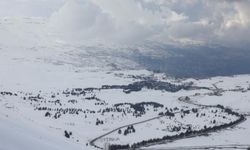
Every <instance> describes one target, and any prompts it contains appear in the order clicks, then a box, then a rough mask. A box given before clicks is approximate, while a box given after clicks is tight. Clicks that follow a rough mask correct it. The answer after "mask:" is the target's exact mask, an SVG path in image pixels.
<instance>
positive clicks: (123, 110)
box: [0, 18, 250, 150]
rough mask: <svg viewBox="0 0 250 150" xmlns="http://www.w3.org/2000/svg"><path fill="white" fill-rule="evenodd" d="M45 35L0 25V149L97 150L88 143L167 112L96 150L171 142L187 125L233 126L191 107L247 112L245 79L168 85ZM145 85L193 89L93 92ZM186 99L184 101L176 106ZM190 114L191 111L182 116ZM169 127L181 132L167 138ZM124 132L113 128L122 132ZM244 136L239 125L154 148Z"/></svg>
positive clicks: (249, 129) (33, 25) (106, 53)
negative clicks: (150, 141)
mask: <svg viewBox="0 0 250 150" xmlns="http://www.w3.org/2000/svg"><path fill="white" fill-rule="evenodd" d="M27 26H29V28H27ZM45 28H46V24H44V20H43V19H41V18H37V19H34V18H33V19H31V18H21V19H20V18H5V19H2V20H1V21H0V34H1V35H6V37H2V36H0V92H2V93H1V94H0V149H3V150H34V149H47V150H57V149H58V150H59V149H60V150H63V149H65V150H68V149H74V150H78V149H87V150H91V149H97V148H95V147H93V146H91V145H90V143H89V142H90V141H91V140H93V139H94V138H96V137H98V136H101V135H103V134H105V133H107V132H109V131H112V130H114V129H116V128H119V127H122V126H124V125H129V124H133V123H138V122H143V121H145V120H147V119H152V118H155V117H158V116H159V114H160V113H165V112H166V111H167V110H169V111H170V109H172V110H173V111H171V112H174V113H176V114H175V116H174V117H172V118H171V117H170V118H169V117H160V118H156V119H153V120H150V121H147V122H145V123H140V124H137V125H134V128H135V130H136V131H135V133H131V134H128V135H126V136H124V135H123V134H119V133H118V132H112V133H111V134H108V135H107V136H104V137H102V138H100V139H98V140H97V141H96V144H97V145H98V146H100V147H103V146H104V145H105V143H111V144H132V143H134V142H140V141H142V140H148V139H150V138H161V137H163V136H166V135H175V134H178V133H180V132H181V131H182V130H183V132H184V130H187V129H188V127H189V126H190V127H191V128H192V129H194V128H195V129H197V130H202V129H203V128H204V126H205V125H206V126H207V127H209V126H211V127H213V126H217V125H221V124H225V123H229V122H231V121H234V120H236V119H237V116H235V115H229V114H227V113H226V112H224V111H223V110H222V109H219V108H214V107H212V108H203V107H201V106H198V105H194V104H193V103H196V104H203V105H217V104H221V105H223V106H226V107H230V108H232V109H233V110H234V111H236V112H239V113H243V114H249V113H250V111H249V110H250V105H249V103H250V88H249V87H250V75H240V76H234V77H214V78H210V79H202V80H195V79H182V80H178V79H173V78H170V77H167V76H165V75H164V74H154V73H152V72H150V71H147V70H139V69H138V66H137V64H136V63H135V62H132V61H130V60H128V59H126V58H122V57H120V55H116V51H115V50H114V49H110V48H107V47H102V46H98V47H91V46H86V45H84V46H83V45H81V44H79V43H77V44H75V43H74V44H69V43H65V42H62V41H60V40H59V39H56V38H55V37H54V36H53V34H52V33H51V34H45V33H47V32H45V31H43V30H41V29H45ZM30 30H32V32H30ZM24 35H25V36H24ZM114 53H115V54H114ZM119 53H123V51H122V50H120V51H119ZM97 54H98V55H97ZM131 68H137V69H134V70H133V69H131ZM148 79H150V80H154V81H162V82H169V83H172V84H173V85H184V84H187V83H190V82H193V85H194V87H196V88H192V89H188V90H187V89H180V90H178V91H177V92H170V91H165V90H156V89H150V88H146V87H143V88H142V89H141V90H139V91H133V92H131V93H126V92H124V90H123V89H121V88H117V89H115V88H112V89H102V88H101V87H102V86H103V85H110V86H111V85H124V86H126V85H129V84H133V83H135V82H140V81H144V80H148ZM197 87H202V88H197ZM77 88H80V89H79V90H76V89H77ZM88 88H91V89H88ZM72 91H73V94H72ZM74 92H76V94H75V93H74ZM81 92H83V93H82V94H77V93H81ZM186 96H188V97H189V98H190V100H189V101H186V102H185V101H180V100H179V98H180V97H186ZM145 103H146V104H145ZM138 107H139V108H138ZM175 108H176V109H175ZM194 108H197V109H198V112H195V113H189V114H185V115H184V114H183V111H185V110H192V109H194ZM136 109H139V110H140V111H137V110H136ZM141 109H145V110H141ZM216 109H217V110H216ZM181 110H182V111H181ZM178 111H180V112H178ZM197 114H198V116H197ZM204 114H205V115H204ZM171 127H181V129H180V130H179V129H177V130H178V131H177V130H176V129H174V131H173V128H171ZM126 128H127V127H124V128H121V130H122V133H124V131H125V129H126ZM65 131H66V132H67V133H70V132H72V135H71V136H70V138H66V137H65ZM249 135H250V124H249V120H248V118H247V120H246V121H245V122H243V123H241V124H239V125H237V126H236V127H234V128H232V129H230V128H229V129H227V130H221V131H219V132H216V133H211V134H209V136H201V137H193V138H189V139H183V140H178V141H174V142H172V143H167V144H165V145H160V146H158V147H161V146H162V147H175V146H180V145H181V146H196V145H198V146H200V145H213V144H249V140H248V138H247V137H248V136H249ZM112 142H113V143H112Z"/></svg>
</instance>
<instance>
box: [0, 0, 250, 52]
mask: <svg viewBox="0 0 250 150" xmlns="http://www.w3.org/2000/svg"><path fill="white" fill-rule="evenodd" d="M249 8H250V0H1V1H0V18H4V17H7V16H8V17H16V16H19V17H20V16H28V17H41V18H46V19H47V26H48V31H51V30H53V31H56V32H58V33H62V36H63V35H64V36H65V37H69V38H75V39H81V40H83V39H84V40H89V39H91V40H97V41H98V40H100V41H109V42H110V41H111V42H113V43H120V44H129V45H130V44H137V43H143V42H146V41H153V42H160V43H165V44H172V45H176V46H178V45H184V46H185V45H191V46H192V45H206V46H214V45H220V46H226V47H235V48H243V49H248V47H249V46H250V45H249V44H250V9H249Z"/></svg>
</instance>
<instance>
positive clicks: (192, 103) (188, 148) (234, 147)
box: [90, 85, 250, 150]
mask: <svg viewBox="0 0 250 150" xmlns="http://www.w3.org/2000/svg"><path fill="white" fill-rule="evenodd" d="M214 87H215V91H216V90H218V91H219V90H220V89H219V88H217V87H216V86H215V85H214ZM178 100H179V101H181V102H184V103H187V104H191V105H196V106H200V107H216V105H203V104H198V103H195V102H192V101H191V100H188V101H186V100H184V99H182V97H179V98H178ZM177 113H180V112H175V114H177ZM165 116H166V115H159V116H157V117H153V118H150V119H146V120H143V121H139V122H136V123H131V124H127V125H124V126H120V127H118V128H115V129H113V130H111V131H109V132H107V133H105V134H102V135H100V136H98V137H96V138H94V139H93V140H91V141H90V145H91V146H94V147H96V148H99V149H103V148H102V147H99V146H98V145H96V144H95V142H96V141H97V140H99V139H101V138H103V137H105V136H107V135H109V134H112V133H114V132H118V130H120V129H122V128H126V127H129V126H132V125H138V124H142V123H146V122H149V121H152V120H155V119H159V118H162V117H165ZM245 120H246V118H245V119H244V120H242V121H240V122H238V123H234V124H232V126H231V127H235V126H236V125H238V124H240V123H242V122H244V121H245ZM227 128H228V127H227ZM205 133H210V132H204V133H201V134H196V135H191V136H186V137H184V138H191V137H195V136H199V135H203V134H205ZM184 138H182V139H184ZM177 139H179V138H177ZM177 139H176V140H177ZM166 142H168V141H163V142H156V143H153V144H152V143H151V144H148V145H145V147H148V146H153V145H158V144H163V143H166ZM249 147H250V145H216V146H197V147H194V146H193V147H173V148H163V149H155V148H154V149H150V148H148V149H146V150H180V149H182V150H191V149H194V150H195V149H197V150H198V149H199V150H203V149H204V150H205V149H214V150H215V149H245V150H246V149H248V148H249ZM138 149H139V148H138Z"/></svg>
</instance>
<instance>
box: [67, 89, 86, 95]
mask: <svg viewBox="0 0 250 150" xmlns="http://www.w3.org/2000/svg"><path fill="white" fill-rule="evenodd" d="M63 94H64V95H66V96H69V95H72V96H81V95H82V96H85V94H86V91H85V90H84V89H82V88H74V89H71V90H69V89H67V90H65V91H63Z"/></svg>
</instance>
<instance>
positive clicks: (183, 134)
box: [110, 111, 245, 150]
mask: <svg viewBox="0 0 250 150" xmlns="http://www.w3.org/2000/svg"><path fill="white" fill-rule="evenodd" d="M230 112H231V111H230ZM243 120H245V117H244V116H243V115H239V118H238V119H237V120H236V121H233V122H230V123H226V124H222V125H218V126H214V127H207V126H204V128H203V129H201V130H194V131H192V129H191V127H189V128H188V129H187V130H186V132H181V133H180V134H178V135H173V136H164V137H162V138H154V139H149V140H143V141H141V142H138V143H134V144H132V145H111V146H110V149H111V150H119V149H130V148H132V149H133V148H139V147H142V146H146V145H149V144H152V143H158V142H163V141H168V140H169V141H172V140H177V139H181V138H184V137H189V136H194V135H199V134H203V133H208V132H213V131H217V130H220V129H224V128H227V127H230V126H232V125H235V124H238V123H239V122H241V121H243ZM213 122H214V121H213ZM214 123H215V122H214Z"/></svg>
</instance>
